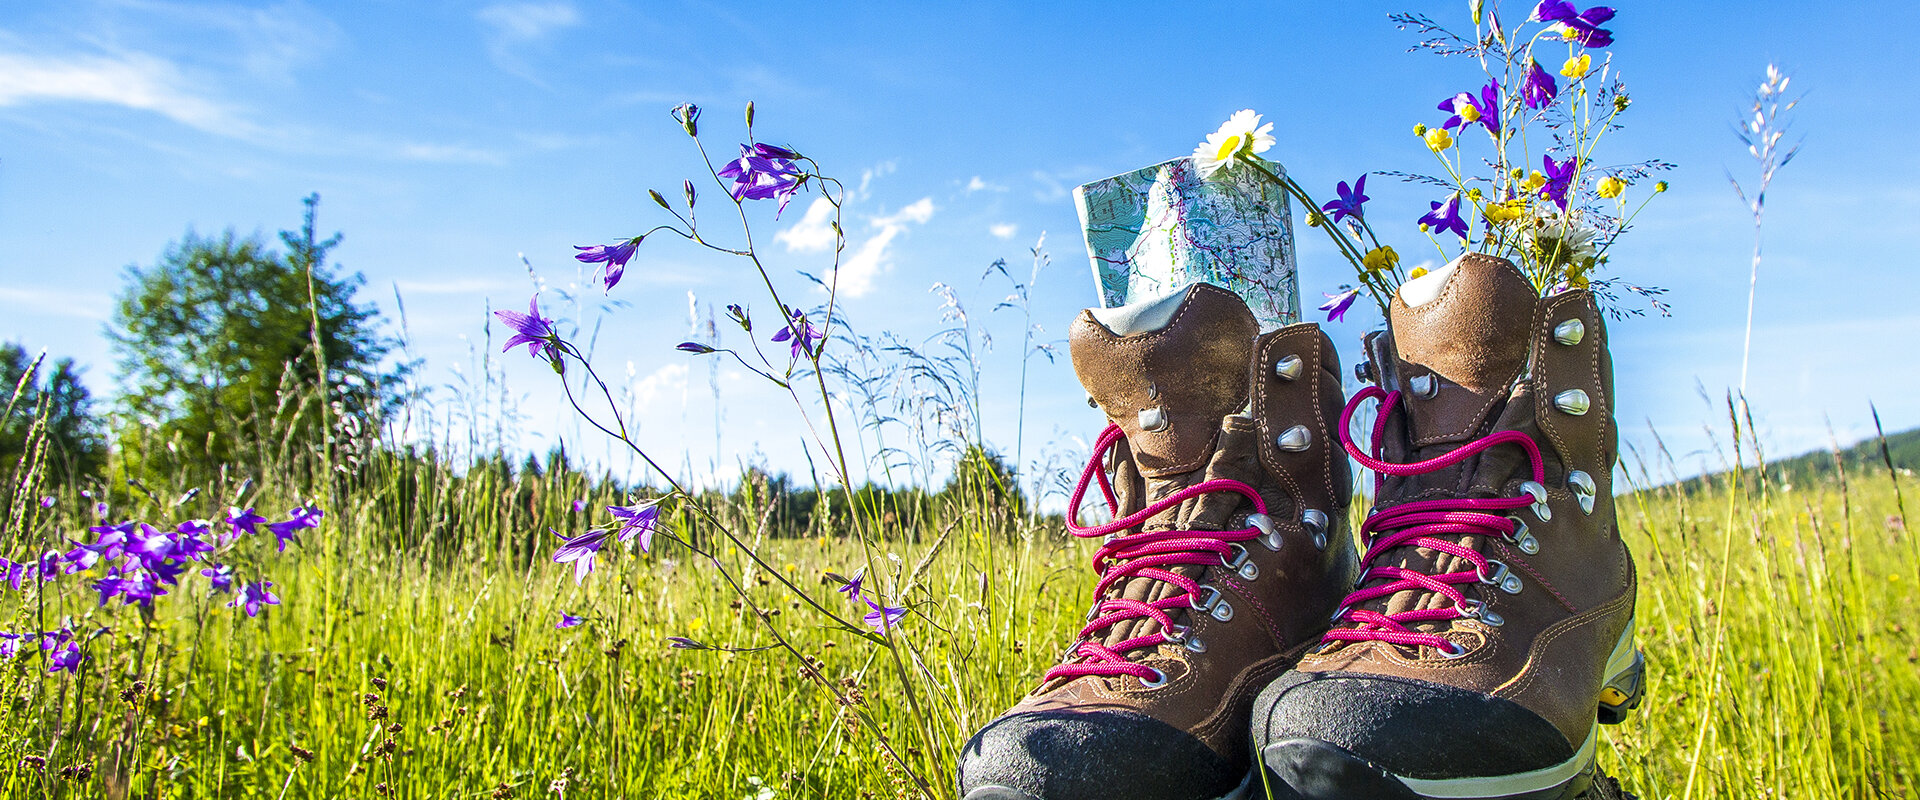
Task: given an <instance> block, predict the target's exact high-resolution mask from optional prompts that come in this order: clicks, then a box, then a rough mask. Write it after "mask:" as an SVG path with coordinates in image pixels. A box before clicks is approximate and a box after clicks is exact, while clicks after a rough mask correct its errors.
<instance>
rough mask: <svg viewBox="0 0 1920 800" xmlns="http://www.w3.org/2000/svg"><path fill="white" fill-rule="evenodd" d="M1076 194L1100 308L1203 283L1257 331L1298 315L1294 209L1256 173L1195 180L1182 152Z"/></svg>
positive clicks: (1196, 172)
mask: <svg viewBox="0 0 1920 800" xmlns="http://www.w3.org/2000/svg"><path fill="white" fill-rule="evenodd" d="M1268 166H1269V167H1270V168H1271V169H1273V170H1274V171H1275V172H1276V173H1279V174H1284V173H1283V172H1282V171H1281V167H1280V165H1279V164H1276V163H1272V162H1269V164H1268ZM1073 201H1074V205H1075V206H1077V207H1078V208H1079V211H1080V227H1081V229H1082V230H1083V231H1085V232H1086V235H1087V252H1088V254H1089V255H1090V256H1091V258H1092V259H1093V279H1094V283H1095V286H1096V288H1097V289H1098V291H1099V293H1100V304H1101V305H1102V306H1104V307H1107V308H1112V307H1114V306H1119V305H1126V304H1128V303H1138V302H1141V301H1144V300H1152V299H1155V298H1160V297H1165V296H1167V295H1169V294H1172V293H1174V292H1176V291H1179V290H1180V289H1182V288H1185V287H1186V286H1189V285H1191V284H1195V283H1202V282H1205V283H1211V284H1214V285H1216V286H1220V287H1222V288H1225V289H1230V290H1232V291H1233V292H1234V293H1235V294H1238V295H1240V297H1241V298H1243V299H1245V300H1246V301H1247V305H1248V306H1251V307H1252V308H1253V313H1254V316H1255V317H1257V318H1258V319H1259V320H1260V329H1261V330H1263V331H1269V330H1273V329H1276V328H1279V327H1281V326H1283V325H1290V324H1293V323H1295V322H1298V321H1300V287H1299V281H1298V280H1297V278H1296V276H1295V274H1294V259H1293V213H1292V210H1291V209H1292V206H1291V205H1289V204H1288V202H1287V195H1286V193H1285V191H1284V190H1282V189H1281V188H1280V187H1279V186H1276V185H1273V184H1272V183H1271V182H1269V181H1268V180H1267V179H1266V178H1264V177H1262V176H1260V175H1259V174H1257V173H1255V172H1253V171H1252V170H1249V169H1245V168H1241V169H1232V170H1228V171H1226V172H1223V173H1220V174H1217V175H1215V176H1214V177H1213V178H1201V177H1200V172H1199V170H1198V169H1196V168H1195V167H1194V165H1193V160H1192V159H1191V158H1179V159H1175V160H1173V161H1168V162H1166V163H1164V164H1156V165H1154V166H1151V167H1146V168H1143V169H1137V170H1134V171H1132V172H1128V173H1126V174H1124V175H1116V176H1114V177H1111V178H1107V179H1105V180H1098V181H1094V182H1092V183H1089V184H1087V185H1085V186H1081V187H1080V188H1078V189H1075V190H1074V191H1073Z"/></svg>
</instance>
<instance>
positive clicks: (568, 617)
mask: <svg viewBox="0 0 1920 800" xmlns="http://www.w3.org/2000/svg"><path fill="white" fill-rule="evenodd" d="M586 621H587V618H586V617H576V616H574V615H572V614H569V613H567V612H565V611H562V612H560V622H559V624H556V625H554V626H553V627H556V628H571V627H573V626H575V625H579V624H580V623H582V622H586Z"/></svg>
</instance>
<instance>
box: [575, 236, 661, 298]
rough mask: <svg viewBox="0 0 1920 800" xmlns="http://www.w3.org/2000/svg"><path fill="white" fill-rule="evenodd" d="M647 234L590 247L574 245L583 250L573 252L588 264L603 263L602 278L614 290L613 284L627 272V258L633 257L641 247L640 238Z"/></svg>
mask: <svg viewBox="0 0 1920 800" xmlns="http://www.w3.org/2000/svg"><path fill="white" fill-rule="evenodd" d="M644 238H646V237H645V236H635V237H633V238H631V239H628V240H626V241H624V242H615V243H613V244H596V245H593V246H590V247H582V246H580V245H577V244H576V245H574V246H573V249H575V250H579V251H581V252H578V253H575V254H573V257H574V258H575V259H578V260H580V261H582V262H585V263H588V264H602V265H603V266H601V268H600V279H601V281H602V282H604V283H606V285H607V291H613V285H614V284H616V283H619V282H620V276H621V275H624V274H626V272H627V260H628V259H631V258H633V252H634V251H635V250H638V249H640V240H641V239H644Z"/></svg>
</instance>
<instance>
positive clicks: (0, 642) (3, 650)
mask: <svg viewBox="0 0 1920 800" xmlns="http://www.w3.org/2000/svg"><path fill="white" fill-rule="evenodd" d="M19 652H20V634H17V633H7V632H6V631H0V660H6V659H9V658H13V657H14V656H15V655H16V654H18V653H19Z"/></svg>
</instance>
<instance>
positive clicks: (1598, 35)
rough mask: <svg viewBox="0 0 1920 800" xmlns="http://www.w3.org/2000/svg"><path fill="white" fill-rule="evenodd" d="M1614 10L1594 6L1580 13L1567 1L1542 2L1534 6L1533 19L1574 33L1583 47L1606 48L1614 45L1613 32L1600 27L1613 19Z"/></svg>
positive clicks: (1551, 0)
mask: <svg viewBox="0 0 1920 800" xmlns="http://www.w3.org/2000/svg"><path fill="white" fill-rule="evenodd" d="M1613 13H1614V12H1613V9H1611V8H1608V7H1606V6H1594V7H1592V8H1589V9H1587V10H1585V11H1580V10H1578V9H1576V8H1575V7H1574V5H1573V4H1572V3H1568V2H1565V0H1540V5H1538V6H1534V9H1533V18H1534V19H1537V20H1539V21H1541V22H1553V23H1558V24H1560V25H1561V26H1563V27H1565V28H1566V29H1567V30H1570V31H1573V32H1574V34H1575V35H1574V38H1576V39H1579V40H1580V46H1582V47H1606V46H1608V45H1611V44H1613V31H1609V30H1606V29H1604V28H1601V27H1600V25H1601V24H1602V23H1604V22H1606V21H1607V20H1610V19H1613Z"/></svg>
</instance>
